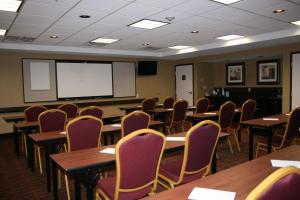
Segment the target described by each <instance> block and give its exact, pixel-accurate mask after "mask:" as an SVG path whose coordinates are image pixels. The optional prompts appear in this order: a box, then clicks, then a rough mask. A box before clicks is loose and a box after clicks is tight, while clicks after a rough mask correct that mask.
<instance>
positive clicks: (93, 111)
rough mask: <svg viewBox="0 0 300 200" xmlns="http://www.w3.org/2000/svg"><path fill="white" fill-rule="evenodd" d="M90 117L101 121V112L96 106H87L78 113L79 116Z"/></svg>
mask: <svg viewBox="0 0 300 200" xmlns="http://www.w3.org/2000/svg"><path fill="white" fill-rule="evenodd" d="M85 115H90V116H94V117H97V118H98V119H102V115H103V111H102V110H101V109H100V108H98V107H96V106H89V107H87V108H84V109H82V110H81V111H80V113H79V116H85Z"/></svg>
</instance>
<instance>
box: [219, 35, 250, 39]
mask: <svg viewBox="0 0 300 200" xmlns="http://www.w3.org/2000/svg"><path fill="white" fill-rule="evenodd" d="M243 37H245V36H242V35H224V36H220V37H217V39H220V40H235V39H240V38H243Z"/></svg>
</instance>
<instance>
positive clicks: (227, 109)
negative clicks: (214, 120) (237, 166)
mask: <svg viewBox="0 0 300 200" xmlns="http://www.w3.org/2000/svg"><path fill="white" fill-rule="evenodd" d="M234 112H235V104H234V103H233V102H231V101H227V102H226V103H224V104H223V105H222V106H221V108H220V110H219V119H218V124H220V126H221V131H222V132H227V133H230V134H231V133H233V130H232V129H231V126H232V120H233V117H234ZM235 139H236V143H237V145H239V144H238V140H237V138H236V137H235ZM227 142H228V145H229V149H230V151H231V153H233V150H232V146H231V142H230V138H229V136H228V137H227Z"/></svg>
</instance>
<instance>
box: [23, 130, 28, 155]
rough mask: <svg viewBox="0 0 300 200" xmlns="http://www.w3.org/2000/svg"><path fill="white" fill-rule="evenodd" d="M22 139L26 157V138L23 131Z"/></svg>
mask: <svg viewBox="0 0 300 200" xmlns="http://www.w3.org/2000/svg"><path fill="white" fill-rule="evenodd" d="M23 140H24V149H25V155H26V157H27V156H28V154H27V139H26V134H25V133H23Z"/></svg>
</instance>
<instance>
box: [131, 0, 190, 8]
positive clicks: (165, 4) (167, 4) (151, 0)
mask: <svg viewBox="0 0 300 200" xmlns="http://www.w3.org/2000/svg"><path fill="white" fill-rule="evenodd" d="M186 1H187V0H163V1H162V0H137V1H136V2H137V3H142V4H146V5H150V6H155V7H158V8H166V9H167V8H171V7H174V6H176V5H178V4H181V3H183V2H186Z"/></svg>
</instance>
